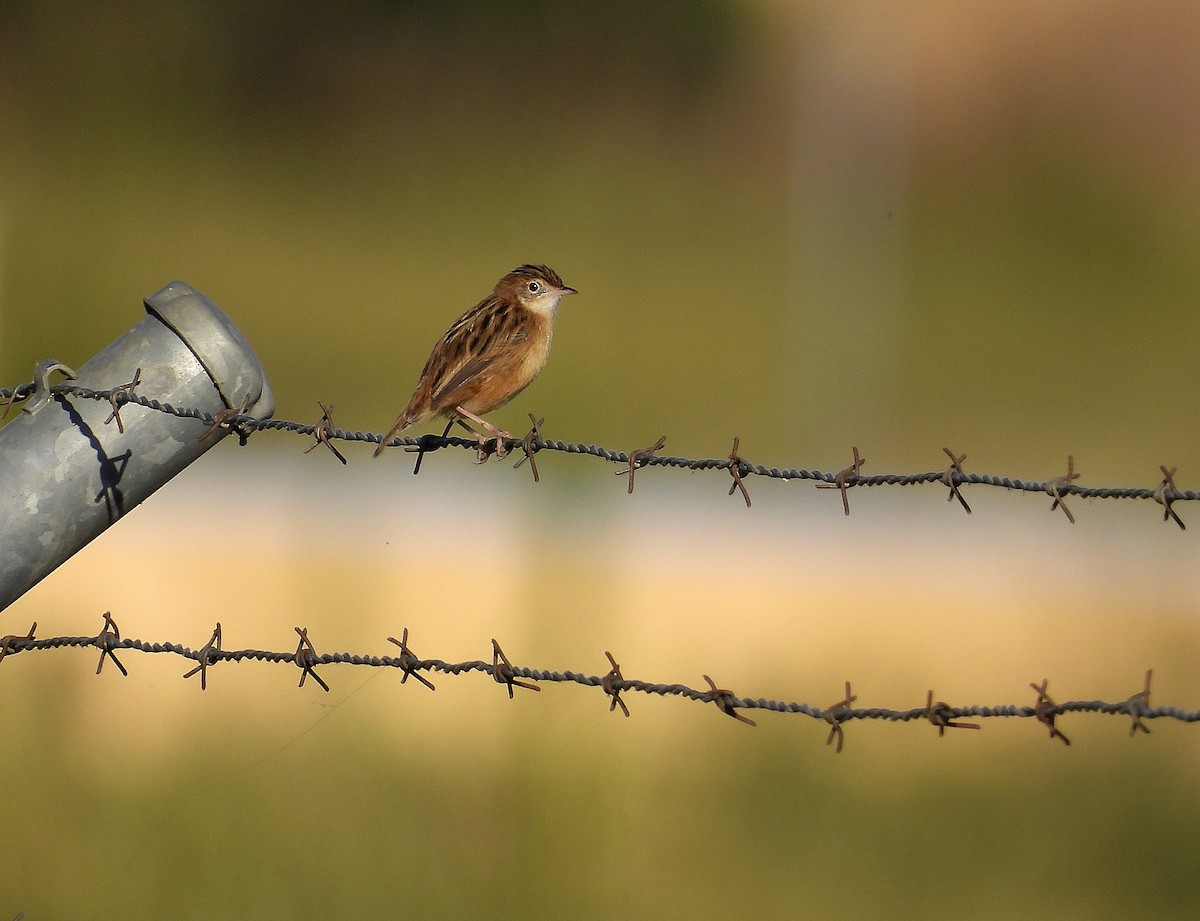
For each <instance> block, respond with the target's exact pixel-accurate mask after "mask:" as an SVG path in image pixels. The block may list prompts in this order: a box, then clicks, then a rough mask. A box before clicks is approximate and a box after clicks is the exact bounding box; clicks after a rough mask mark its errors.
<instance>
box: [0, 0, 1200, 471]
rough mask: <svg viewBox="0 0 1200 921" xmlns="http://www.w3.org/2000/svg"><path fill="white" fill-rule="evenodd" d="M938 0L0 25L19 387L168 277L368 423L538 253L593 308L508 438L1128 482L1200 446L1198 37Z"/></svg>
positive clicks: (578, 320) (1139, 21) (358, 421)
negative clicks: (1080, 466)
mask: <svg viewBox="0 0 1200 921" xmlns="http://www.w3.org/2000/svg"><path fill="white" fill-rule="evenodd" d="M937 9H938V13H937V15H933V14H932V13H928V14H920V15H918V14H917V13H916V12H914V13H913V15H911V16H904V15H901V14H900V12H899V11H888V9H887V8H886V7H885V6H876V7H869V8H861V9H859V10H857V11H849V10H843V9H842V8H840V7H839V6H838V5H837V4H832V3H831V4H805V5H804V6H803V7H802V8H792V7H791V6H790V5H786V4H770V3H762V4H752V3H735V2H723V0H705V2H695V3H687V4H682V5H674V4H651V5H648V6H647V5H646V4H639V3H633V2H625V0H622V2H617V3H612V4H599V5H592V4H573V3H554V2H532V0H530V2H522V3H510V4H490V3H483V2H468V0H459V2H450V3H367V2H356V3H348V4H338V5H332V4H331V5H322V4H300V5H297V4H285V3H278V2H271V3H266V4H251V5H245V4H225V3H217V4H203V3H188V2H182V3H172V4H165V5H164V4H149V3H134V4H130V5H125V6H122V7H120V8H117V7H115V6H113V5H110V4H105V3H87V2H85V3H79V4H72V5H70V6H51V5H46V4H38V3H21V2H15V3H8V4H5V5H4V6H3V9H0V120H2V123H3V126H4V128H3V130H4V142H3V144H2V145H0V173H2V175H3V176H4V183H3V186H2V187H0V337H2V338H0V343H2V348H0V377H3V378H4V379H5V380H6V381H12V382H16V381H19V380H25V379H28V377H29V370H28V369H29V368H30V367H31V366H32V363H33V361H35V360H36V359H38V358H41V357H45V356H48V355H54V356H58V357H60V358H62V359H63V360H67V361H76V362H77V361H80V360H82V359H83V358H86V357H87V356H88V355H90V354H92V353H93V352H94V351H95V350H96V349H97V348H98V347H100V346H101V345H103V344H104V343H106V342H107V341H109V339H110V338H111V337H113V336H115V335H116V334H118V333H119V332H120V331H121V330H123V329H124V328H126V327H127V326H129V325H131V324H132V322H133V321H134V320H136V318H137V315H138V310H139V304H138V299H139V298H140V296H142V295H144V294H146V293H148V292H150V291H152V290H154V289H156V288H157V287H158V286H159V285H160V284H162V283H164V282H166V281H168V280H170V279H172V278H175V277H181V278H183V279H185V280H187V281H189V282H190V283H192V284H193V285H195V286H197V287H198V288H200V289H201V290H202V291H205V292H206V293H208V294H209V295H210V296H211V297H213V298H214V299H215V300H217V302H218V303H220V304H221V305H222V306H224V307H225V308H226V309H227V310H228V311H229V312H230V313H231V314H232V315H233V316H234V318H235V320H236V322H238V324H239V325H240V326H242V327H243V329H244V330H245V331H246V332H247V334H248V336H249V338H250V339H251V342H252V343H253V344H254V346H255V347H256V349H257V350H258V351H259V353H260V355H261V357H262V358H263V360H264V362H265V363H266V366H267V369H268V371H269V373H270V375H271V377H272V380H273V382H274V384H275V389H276V392H277V394H278V395H279V411H280V412H281V413H282V414H286V415H299V414H304V413H307V412H310V411H311V408H312V407H313V406H314V405H315V404H314V401H315V400H316V399H318V398H321V399H325V400H333V401H335V402H337V403H338V405H339V413H340V414H341V415H340V418H341V419H342V421H343V422H344V423H348V424H354V425H355V426H356V427H359V426H362V427H375V428H377V427H379V426H381V425H383V423H384V421H386V419H387V418H388V417H389V416H390V414H391V413H392V412H393V411H394V409H395V407H396V406H397V405H398V403H399V402H400V401H402V400H403V399H404V397H405V396H406V395H407V391H408V389H409V388H410V387H411V385H412V382H413V380H414V379H415V376H416V372H417V370H418V369H419V368H420V366H421V363H422V361H423V359H424V357H425V355H426V353H427V351H428V349H429V347H430V345H431V344H432V343H433V341H434V340H435V339H436V338H437V336H438V335H439V334H440V332H441V331H442V330H443V329H444V328H445V326H446V325H447V324H448V322H449V321H450V320H451V319H453V318H454V317H455V316H457V314H458V313H459V312H461V311H462V310H463V309H465V308H466V307H468V306H470V305H471V304H472V303H474V302H475V301H476V300H477V299H478V298H479V297H481V296H482V295H483V294H484V293H486V291H487V289H488V287H489V286H490V285H491V284H492V282H493V281H494V279H495V278H496V277H498V275H499V274H500V273H501V272H503V271H505V270H506V269H507V268H509V267H511V265H513V264H515V263H517V262H521V261H527V260H538V261H546V262H549V263H551V264H552V265H554V266H555V267H556V268H558V269H559V271H560V272H561V273H562V274H563V275H564V277H566V278H567V279H568V280H569V281H570V282H571V283H572V284H575V285H576V286H577V287H579V288H580V289H581V290H582V291H583V292H584V297H581V298H580V299H579V300H577V301H573V302H571V303H570V305H569V309H568V310H567V311H566V312H565V313H564V316H563V317H562V322H561V324H560V330H559V335H558V337H557V340H556V348H555V354H554V357H553V359H552V362H551V365H550V367H549V369H548V371H547V374H546V376H545V377H544V378H543V380H542V381H540V382H539V383H538V384H537V385H536V386H535V388H533V389H532V390H530V391H529V393H528V394H527V395H526V396H525V397H524V398H523V401H522V402H521V403H520V404H519V405H514V406H513V407H512V408H511V409H509V410H507V415H506V416H505V417H504V418H503V419H502V420H501V421H505V422H508V423H509V424H511V425H513V426H514V427H515V426H516V425H518V424H519V421H520V420H521V419H523V418H524V413H525V411H527V410H529V409H536V410H537V411H538V412H539V414H545V415H546V416H548V418H549V420H550V422H549V424H550V426H551V430H552V431H554V432H555V433H556V434H558V435H560V436H564V437H580V438H589V439H597V440H608V441H614V442H617V443H621V444H625V443H641V441H643V440H645V437H646V436H647V435H651V436H653V435H656V434H657V433H658V432H659V431H661V430H666V431H668V432H669V433H670V435H671V436H672V447H674V448H676V449H680V450H689V451H697V452H701V451H707V452H711V451H715V450H717V449H718V448H720V447H723V446H724V444H725V443H726V442H727V441H728V437H727V436H729V435H731V434H732V433H733V432H735V431H736V432H738V433H740V434H741V435H742V436H743V447H744V449H745V450H746V451H747V453H748V456H758V457H767V456H770V457H772V458H778V459H784V458H785V457H786V459H787V460H790V461H793V462H805V463H809V464H812V463H816V462H817V460H818V459H819V458H820V459H824V458H828V457H829V455H830V454H831V453H832V452H834V451H838V452H844V451H845V449H846V447H847V446H848V444H850V443H851V442H852V441H857V442H863V443H873V444H881V443H882V444H886V445H887V451H888V454H889V455H890V459H891V460H892V462H893V465H896V466H905V465H913V464H917V465H920V464H923V463H927V462H928V459H929V458H930V457H931V456H934V455H936V453H937V450H938V448H939V447H940V446H941V445H942V444H943V443H946V442H952V443H954V444H957V445H962V446H963V447H964V449H965V448H970V449H972V450H973V451H974V452H975V454H974V457H975V458H979V455H980V453H982V455H983V457H982V458H979V459H985V458H986V460H987V461H988V465H989V466H992V467H997V468H1001V467H1003V468H1006V469H1010V470H1011V469H1014V467H1015V466H1017V465H1018V464H1019V465H1021V466H1022V467H1024V466H1026V465H1028V464H1033V465H1035V466H1037V467H1038V469H1044V468H1042V467H1041V466H1040V465H1041V464H1043V463H1044V464H1047V465H1049V464H1050V463H1053V464H1054V466H1055V468H1057V466H1058V465H1059V464H1060V461H1061V456H1062V455H1063V454H1065V453H1066V452H1067V451H1068V450H1073V451H1075V452H1076V453H1077V454H1079V455H1081V456H1084V457H1087V458H1089V468H1088V469H1089V470H1090V471H1091V472H1092V473H1093V474H1094V475H1098V476H1103V477H1107V478H1111V477H1114V476H1129V475H1132V473H1133V471H1135V470H1136V471H1139V472H1142V471H1145V470H1146V469H1147V464H1148V463H1149V462H1150V461H1152V460H1153V461H1155V462H1157V460H1158V459H1159V458H1166V457H1181V456H1183V455H1184V454H1185V453H1186V452H1187V451H1193V450H1195V449H1196V447H1197V442H1196V438H1197V436H1194V435H1192V434H1191V433H1190V428H1189V427H1180V428H1179V429H1178V430H1176V429H1165V430H1160V429H1158V428H1156V427H1155V424H1154V423H1153V422H1152V420H1154V419H1155V418H1156V417H1157V414H1158V412H1159V407H1161V406H1162V405H1163V404H1164V402H1169V401H1170V399H1171V398H1170V396H1169V394H1172V393H1186V392H1190V391H1191V390H1194V389H1195V386H1196V384H1197V380H1196V375H1197V374H1198V373H1200V372H1197V371H1196V370H1195V367H1194V363H1191V362H1187V361H1186V360H1182V359H1180V358H1178V357H1176V356H1174V355H1172V353H1171V350H1170V343H1171V342H1173V341H1188V340H1189V339H1191V338H1194V336H1195V334H1196V333H1197V332H1198V331H1200V330H1198V326H1200V318H1198V317H1200V312H1198V311H1196V310H1195V308H1194V299H1195V298H1194V295H1195V291H1196V290H1197V284H1198V282H1200V269H1198V267H1197V260H1196V258H1195V253H1196V249H1197V242H1198V238H1200V219H1198V214H1200V201H1198V196H1197V193H1196V191H1195V190H1196V188H1198V187H1200V185H1198V184H1197V182H1196V181H1195V180H1196V178H1197V177H1196V175H1195V172H1196V166H1195V164H1196V163H1197V162H1200V156H1197V153H1198V150H1200V140H1198V137H1200V129H1197V128H1196V127H1195V125H1194V124H1193V123H1192V121H1191V120H1188V119H1182V118H1180V117H1178V115H1179V113H1178V111H1177V110H1176V108H1175V107H1173V106H1172V104H1171V102H1170V100H1173V99H1185V98H1189V95H1188V94H1189V93H1194V91H1195V89H1196V86H1197V76H1196V70H1197V68H1196V67H1195V66H1194V65H1193V64H1192V63H1191V61H1192V55H1191V51H1190V49H1191V48H1192V45H1191V43H1190V37H1192V36H1194V34H1195V31H1196V26H1195V23H1194V22H1192V21H1191V20H1192V19H1193V18H1194V17H1191V16H1187V17H1185V16H1183V15H1182V14H1180V15H1178V16H1177V15H1175V14H1174V13H1171V12H1167V11H1165V10H1158V11H1139V12H1138V14H1137V16H1136V17H1134V16H1132V14H1127V13H1123V12H1122V11H1121V10H1120V9H1119V8H1106V5H1098V6H1095V7H1093V6H1091V5H1088V6H1084V7H1080V8H1079V9H1076V10H1074V11H1073V12H1072V13H1071V14H1070V15H1066V14H1064V16H1063V17H1062V19H1061V20H1053V21H1044V22H1041V23H1039V25H1038V27H1037V28H1034V29H1033V30H1032V31H1030V29H1029V27H1028V24H1027V22H1026V21H1025V19H1024V18H1022V17H1021V15H1020V14H1019V13H1018V12H1016V11H1013V10H1011V9H1010V8H1009V7H1006V6H1004V5H971V6H970V7H969V8H962V9H957V10H955V9H946V8H942V7H940V6H939V7H937ZM1180 20H1186V21H1182V22H1181V21H1180ZM1114 372H1116V373H1114ZM600 395H602V396H603V398H602V399H597V397H598V396H600ZM951 407H952V409H951ZM942 408H944V411H943V410H942ZM1147 442H1150V443H1152V444H1153V446H1154V448H1155V449H1156V450H1155V452H1154V457H1152V458H1150V457H1147V456H1146V449H1145V448H1144V447H1143V446H1144V445H1146V444H1147ZM801 451H803V452H805V453H804V454H803V455H801V453H800V452H801ZM808 452H812V453H808ZM839 456H840V454H839ZM875 457H876V458H878V457H879V453H878V451H876V452H875ZM823 462H824V463H827V461H824V460H823ZM1149 470H1150V471H1151V472H1153V466H1151V467H1149Z"/></svg>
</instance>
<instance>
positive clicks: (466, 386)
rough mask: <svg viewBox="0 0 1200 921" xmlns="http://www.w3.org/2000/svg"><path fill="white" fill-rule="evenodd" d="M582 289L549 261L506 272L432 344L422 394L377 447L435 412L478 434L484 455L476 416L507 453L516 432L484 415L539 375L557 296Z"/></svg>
mask: <svg viewBox="0 0 1200 921" xmlns="http://www.w3.org/2000/svg"><path fill="white" fill-rule="evenodd" d="M578 293H579V292H578V291H576V290H575V289H574V288H571V287H569V286H567V285H564V284H563V281H562V279H561V278H559V277H558V273H557V272H555V271H554V270H553V269H551V268H548V267H547V266H544V265H522V266H519V267H518V268H515V269H513V270H512V271H511V272H509V273H508V274H507V275H505V276H504V277H503V278H501V279H500V281H499V282H497V283H496V289H495V290H494V291H493V292H492V293H491V294H490V295H488V296H487V297H486V298H484V299H483V300H482V301H480V302H479V304H477V305H476V306H475V307H473V308H471V309H470V310H468V311H467V312H466V313H464V314H463V315H462V316H461V317H459V318H458V321H457V322H455V324H454V325H453V326H451V327H450V329H448V330H447V331H446V335H444V336H442V339H441V341H440V342H439V343H438V344H437V345H435V346H434V347H433V351H432V352H431V353H430V355H429V360H428V361H426V362H425V368H424V369H423V370H422V371H421V379H420V380H419V381H418V382H417V389H416V392H415V393H413V395H412V398H411V399H409V401H408V405H407V406H405V407H404V412H402V413H400V415H399V416H397V417H396V422H395V424H393V425H392V427H391V429H390V430H389V431H388V433H387V434H386V435H385V436H384V437H383V441H381V442H380V443H379V447H377V448H376V449H375V457H378V456H379V455H380V454H381V453H383V449H384V447H385V446H386V445H387V443H388V442H389V441H391V440H392V438H393V437H394V436H395V435H396V434H397V433H398V432H400V431H403V430H404V429H406V428H408V427H409V426H410V425H416V424H417V423H419V422H424V421H425V420H426V419H428V418H429V417H430V416H446V417H447V418H448V419H449V420H450V422H449V424H448V425H447V426H446V430H447V431H449V429H450V425H453V424H454V423H455V422H457V423H458V424H459V425H461V426H462V427H463V428H465V429H466V430H467V431H469V432H471V433H472V434H473V435H474V436H475V437H476V438H477V439H478V440H479V449H480V457H481V458H483V457H485V456H486V455H485V454H484V450H483V447H484V444H485V443H486V441H487V437H486V436H484V435H483V434H482V433H480V432H477V431H475V430H474V429H472V428H471V427H470V426H469V425H467V424H466V422H464V421H463V419H464V418H465V419H470V420H471V421H472V422H474V423H475V424H476V425H477V426H480V427H482V428H483V429H486V430H487V431H488V432H490V433H491V435H492V437H494V438H496V453H497V454H498V455H499V456H501V457H503V456H504V455H505V454H506V453H507V450H506V449H505V445H504V439H505V438H511V437H512V436H511V435H510V434H509V433H508V432H505V431H503V430H501V429H498V428H496V426H494V425H492V424H491V423H490V422H488V421H487V420H486V419H484V418H483V414H484V413H489V412H491V411H492V410H493V409H496V408H498V407H500V406H503V405H504V404H505V403H507V402H508V401H509V400H511V399H512V398H513V397H515V396H516V395H517V394H518V393H520V392H521V391H522V390H524V389H525V388H526V387H528V386H529V385H530V384H531V383H532V382H533V379H534V378H535V377H537V376H538V374H539V373H540V372H541V370H542V368H543V367H545V365H546V357H547V356H548V355H549V354H550V338H551V334H552V333H553V331H554V313H555V310H556V309H557V308H558V302H559V301H560V300H561V299H562V298H563V297H564V296H565V295H567V294H578Z"/></svg>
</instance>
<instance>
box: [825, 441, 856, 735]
mask: <svg viewBox="0 0 1200 921" xmlns="http://www.w3.org/2000/svg"><path fill="white" fill-rule="evenodd" d="M854 453H855V454H856V455H857V454H858V452H857V451H855V452H854ZM856 700H858V695H857V694H851V693H850V682H849V681H847V682H846V694H845V696H844V697H843V698H842V699H841V700H839V701H838V702H837V703H835V704H831V705H830V707H829V709H828V710H826V711H825V722H827V723H828V724H829V736H828V738H826V739H825V744H826V745H829V744H831V743H832V742H833V741H834V739H837V746H836V747H835V748H834V752H835V753H836V754H839V755H840V754H841V753H842V745H843V743H845V741H846V733H845V732H843V731H842V721H843V720H846V719H849V718H850V715H851V714H852V712H853V711H851V709H850V705H851V704H852V703H854V702H855V701H856Z"/></svg>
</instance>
